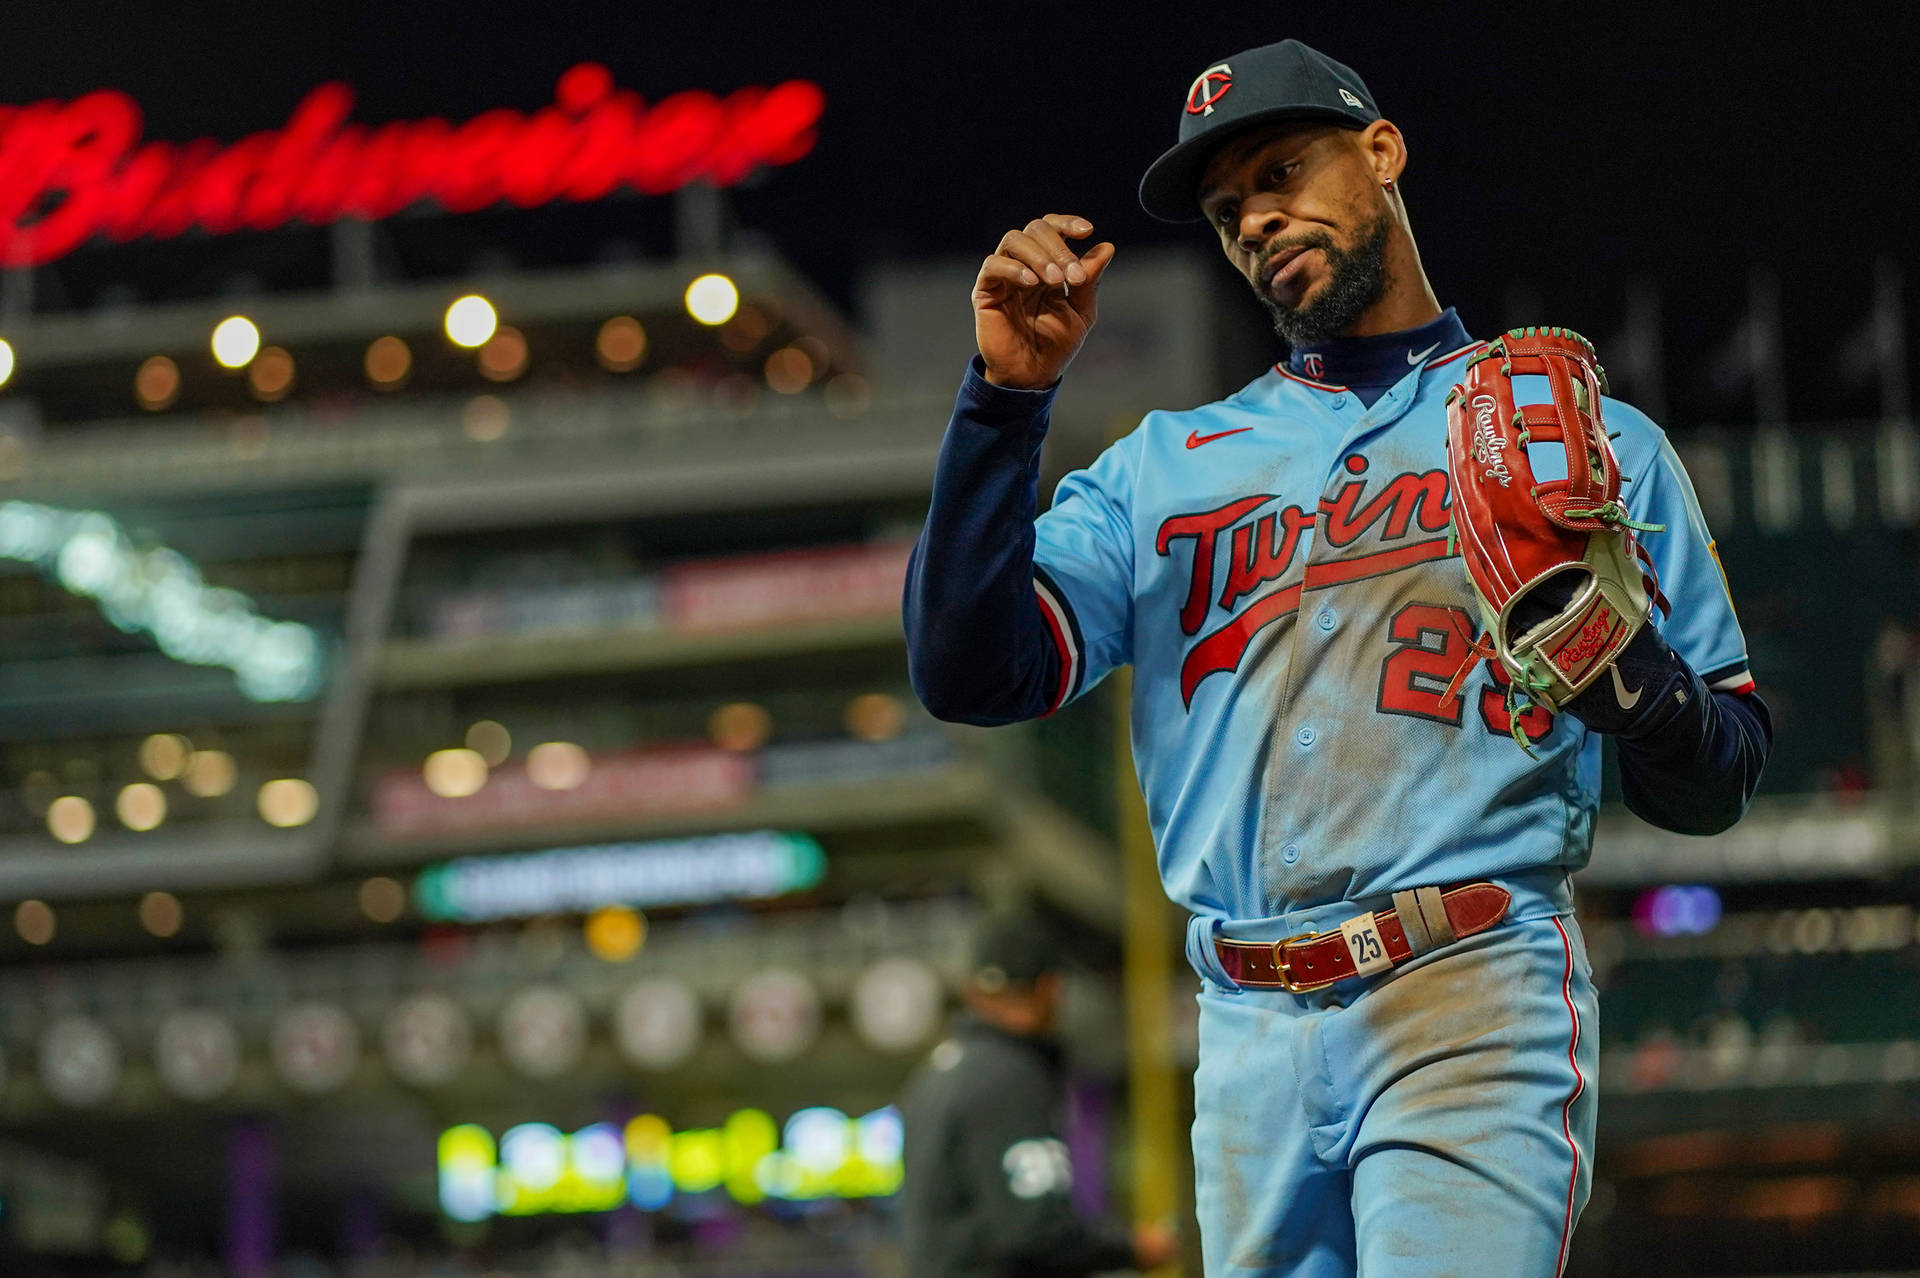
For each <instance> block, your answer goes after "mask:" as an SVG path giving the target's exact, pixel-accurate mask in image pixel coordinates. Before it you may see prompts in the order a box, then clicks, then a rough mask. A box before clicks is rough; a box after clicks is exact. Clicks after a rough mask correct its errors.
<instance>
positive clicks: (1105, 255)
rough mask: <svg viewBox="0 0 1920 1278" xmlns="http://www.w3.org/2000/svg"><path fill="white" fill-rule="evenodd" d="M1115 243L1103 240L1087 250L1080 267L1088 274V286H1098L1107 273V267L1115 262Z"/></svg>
mask: <svg viewBox="0 0 1920 1278" xmlns="http://www.w3.org/2000/svg"><path fill="white" fill-rule="evenodd" d="M1113 253H1114V248H1113V241H1112V240H1103V241H1101V242H1100V243H1098V244H1096V245H1094V246H1093V247H1092V248H1090V249H1088V250H1087V254H1086V256H1085V257H1083V258H1081V259H1080V265H1081V267H1082V269H1084V270H1085V271H1086V273H1087V283H1088V284H1098V283H1099V282H1100V277H1101V276H1102V275H1105V274H1106V273H1107V267H1108V266H1109V265H1111V264H1112V262H1113Z"/></svg>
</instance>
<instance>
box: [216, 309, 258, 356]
mask: <svg viewBox="0 0 1920 1278" xmlns="http://www.w3.org/2000/svg"><path fill="white" fill-rule="evenodd" d="M259 353H260V330H259V329H258V328H256V327H255V326H254V323H253V321H252V320H250V319H248V318H247V317H246V316H244V315H229V316H228V317H227V318H225V319H223V320H221V321H220V322H219V323H218V324H216V325H214V326H213V357H214V358H215V359H216V360H219V361H220V366H221V367H222V368H245V367H246V366H247V365H248V364H250V363H252V362H253V357H254V356H255V355H257V354H259Z"/></svg>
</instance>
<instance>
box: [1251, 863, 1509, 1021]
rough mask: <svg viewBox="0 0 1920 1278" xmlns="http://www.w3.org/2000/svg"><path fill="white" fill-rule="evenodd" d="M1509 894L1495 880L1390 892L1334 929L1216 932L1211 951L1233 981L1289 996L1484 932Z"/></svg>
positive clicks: (1501, 910) (1496, 918) (1375, 971)
mask: <svg viewBox="0 0 1920 1278" xmlns="http://www.w3.org/2000/svg"><path fill="white" fill-rule="evenodd" d="M1512 900H1513V895H1512V893H1510V892H1508V891H1507V889H1505V888H1503V887H1501V886H1500V885H1499V884H1497V883H1462V884H1459V885H1458V886H1455V887H1450V888H1430V887H1429V888H1416V889H1414V890H1413V891H1410V892H1395V893H1394V894H1393V906H1394V908H1392V909H1390V910H1375V911H1373V912H1372V913H1370V914H1359V915H1355V916H1354V917H1353V918H1350V919H1348V920H1347V921H1346V922H1345V923H1343V924H1341V925H1340V928H1339V930H1337V931H1333V932H1307V933H1304V934H1302V935H1300V936H1290V937H1288V938H1287V939H1286V940H1284V941H1234V940H1229V939H1228V938H1226V937H1216V938H1215V939H1214V942H1213V948H1214V952H1215V953H1216V954H1218V955H1219V956H1220V966H1221V967H1223V968H1225V969H1226V973H1227V975H1228V976H1230V977H1232V978H1233V982H1234V984H1236V985H1243V986H1247V987H1248V988H1251V989H1282V990H1289V991H1291V992H1293V993H1295V994H1305V993H1307V992H1309V991H1311V990H1317V989H1324V988H1325V987H1327V986H1329V985H1332V984H1333V983H1334V982H1335V981H1344V980H1346V979H1347V978H1348V977H1352V976H1373V975H1376V974H1378V973H1380V972H1384V971H1386V970H1387V969H1388V968H1390V967H1393V966H1394V965H1396V964H1398V963H1402V962H1404V961H1406V960H1407V959H1410V958H1412V957H1413V956H1415V955H1416V954H1425V953H1426V952H1428V951H1429V950H1434V949H1438V948H1439V947H1440V946H1442V945H1446V944H1448V943H1450V942H1452V941H1454V940H1457V939H1458V938H1460V937H1463V936H1472V935H1474V934H1475V933H1477V932H1484V931H1486V930H1487V929H1488V928H1490V927H1492V926H1493V925H1494V924H1495V923H1498V922H1499V921H1500V920H1501V918H1502V917H1504V916H1505V915H1506V912H1507V906H1508V905H1509V904H1510V903H1511V902H1512Z"/></svg>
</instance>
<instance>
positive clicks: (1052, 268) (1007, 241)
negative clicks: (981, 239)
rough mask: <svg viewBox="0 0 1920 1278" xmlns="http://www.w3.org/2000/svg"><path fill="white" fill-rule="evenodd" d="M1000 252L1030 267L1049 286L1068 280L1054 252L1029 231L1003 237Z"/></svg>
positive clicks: (1009, 232)
mask: <svg viewBox="0 0 1920 1278" xmlns="http://www.w3.org/2000/svg"><path fill="white" fill-rule="evenodd" d="M999 252H1000V253H1001V254H1003V255H1004V256H1006V257H1010V258H1012V259H1013V260H1014V261H1016V262H1019V263H1020V264H1021V265H1023V266H1025V267H1028V268H1029V269H1031V270H1032V271H1033V273H1034V274H1035V275H1037V276H1039V277H1040V278H1041V279H1043V280H1045V281H1046V282H1047V283H1049V284H1058V283H1060V282H1061V281H1063V280H1065V279H1066V278H1067V272H1066V269H1065V267H1064V266H1063V265H1062V264H1061V263H1060V262H1059V261H1058V260H1057V259H1056V258H1055V257H1054V255H1053V253H1052V251H1051V250H1049V249H1048V248H1047V247H1046V246H1045V245H1043V244H1041V243H1040V241H1039V240H1038V239H1036V238H1035V237H1034V236H1033V235H1032V234H1030V233H1029V232H1027V231H1008V232H1007V233H1006V234H1005V235H1003V236H1001V237H1000V248H999Z"/></svg>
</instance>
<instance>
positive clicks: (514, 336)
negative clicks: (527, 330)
mask: <svg viewBox="0 0 1920 1278" xmlns="http://www.w3.org/2000/svg"><path fill="white" fill-rule="evenodd" d="M526 371H527V338H526V334H524V333H522V332H521V331H520V330H519V329H517V328H511V327H505V326H503V327H501V328H500V329H499V330H498V331H496V332H495V333H494V335H493V336H492V337H490V338H488V339H487V343H486V345H484V346H482V347H481V348H480V376H482V377H484V378H486V379H487V380H488V381H490V382H510V381H513V380H514V379H515V378H517V377H520V376H521V375H522V374H524V373H525V372H526Z"/></svg>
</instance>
